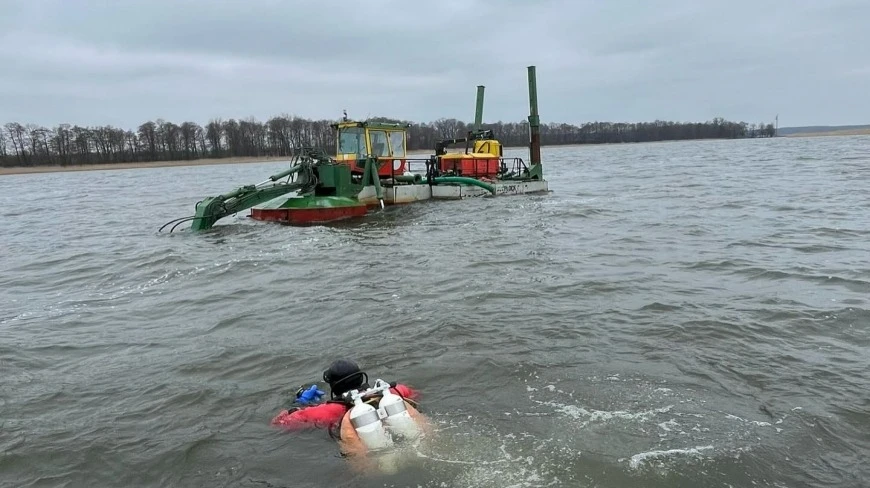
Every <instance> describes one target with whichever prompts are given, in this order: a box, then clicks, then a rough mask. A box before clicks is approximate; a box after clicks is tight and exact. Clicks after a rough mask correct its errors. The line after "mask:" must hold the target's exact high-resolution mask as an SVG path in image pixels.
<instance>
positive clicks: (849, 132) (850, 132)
mask: <svg viewBox="0 0 870 488" xmlns="http://www.w3.org/2000/svg"><path fill="white" fill-rule="evenodd" d="M829 136H870V129H846V130H830V131H822V132H798V133H796V134H787V135H784V136H782V137H829Z"/></svg>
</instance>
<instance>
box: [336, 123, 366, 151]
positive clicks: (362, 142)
mask: <svg viewBox="0 0 870 488" xmlns="http://www.w3.org/2000/svg"><path fill="white" fill-rule="evenodd" d="M366 152H367V151H366V139H365V130H363V129H362V127H351V128H348V129H341V133H340V134H339V136H338V153H339V154H356V155H357V157H360V158H362V157H365V155H366Z"/></svg>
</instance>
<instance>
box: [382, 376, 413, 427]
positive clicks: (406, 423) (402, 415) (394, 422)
mask: <svg viewBox="0 0 870 488" xmlns="http://www.w3.org/2000/svg"><path fill="white" fill-rule="evenodd" d="M378 381H381V380H378ZM385 386H386V388H385V389H384V392H383V394H382V395H383V396H382V397H381V401H380V402H379V403H378V410H381V411H382V412H383V413H382V414H381V416H383V417H384V424H386V426H387V429H388V430H389V431H390V432H392V433H394V434H397V435H399V436H402V437H404V438H405V439H409V440H410V439H415V438H416V437H417V436H418V435H419V434H420V429H419V428H418V427H417V422H416V421H414V419H413V418H412V417H411V413H410V412H408V407H407V405H406V404H405V399H404V398H402V397H401V396H399V395H396V394H395V393H393V392H391V391H390V388H389V384H385ZM375 387H376V388H377V387H378V385H377V384H376V385H375Z"/></svg>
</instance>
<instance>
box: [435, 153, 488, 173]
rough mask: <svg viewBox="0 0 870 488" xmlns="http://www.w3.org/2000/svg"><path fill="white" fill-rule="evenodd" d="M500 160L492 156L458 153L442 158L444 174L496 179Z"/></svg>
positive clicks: (441, 165)
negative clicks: (452, 173) (450, 173)
mask: <svg viewBox="0 0 870 488" xmlns="http://www.w3.org/2000/svg"><path fill="white" fill-rule="evenodd" d="M498 166H499V159H498V158H497V157H495V156H493V155H492V154H485V153H481V154H475V153H470V154H467V153H456V154H445V155H443V156H441V159H440V164H439V169H440V170H441V172H442V173H444V172H454V173H457V174H459V175H461V176H469V177H472V178H477V177H481V176H486V177H489V178H494V177H495V176H496V175H497V174H498Z"/></svg>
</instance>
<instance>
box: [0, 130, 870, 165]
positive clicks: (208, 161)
mask: <svg viewBox="0 0 870 488" xmlns="http://www.w3.org/2000/svg"><path fill="white" fill-rule="evenodd" d="M864 135H870V129H853V130H840V131H829V132H805V133H797V134H788V135H783V136H779V138H795V137H831V136H864ZM692 140H697V141H716V140H731V139H692ZM734 140H740V139H734ZM656 142H681V141H678V140H676V141H650V142H649V143H656ZM622 144H644V143H635V142H614V143H601V144H552V145H546V146H542V147H594V146H616V145H622ZM505 149H527V147H526V146H512V147H507V146H506V147H505ZM431 153H432V151H429V150H425V149H417V150H412V151H408V156H422V155H429V154H431ZM288 159H289V158H287V157H286V156H281V157H279V156H260V157H257V156H249V157H237V158H232V157H230V158H204V159H182V160H176V161H143V162H134V163H109V164H86V165H70V166H58V165H52V166H13V167H8V168H7V167H0V176H4V175H23V174H34V173H66V172H72V171H104V170H119V169H143V168H172V167H182V166H209V165H218V164H249V163H267V162H270V161H287V160H288Z"/></svg>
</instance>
